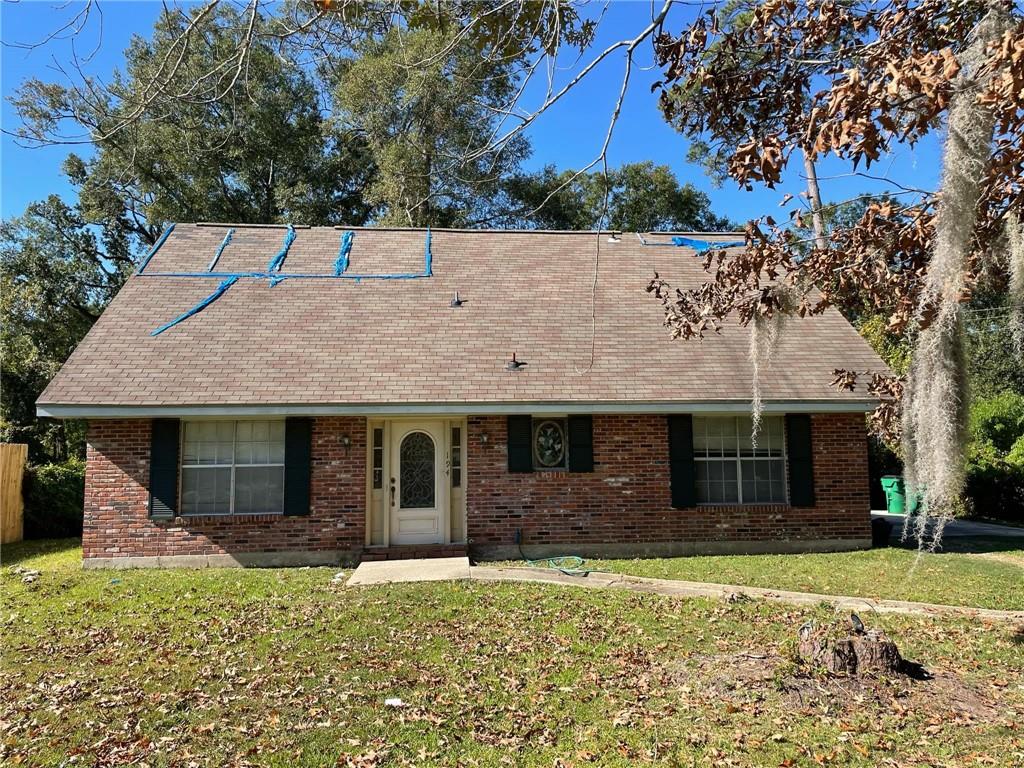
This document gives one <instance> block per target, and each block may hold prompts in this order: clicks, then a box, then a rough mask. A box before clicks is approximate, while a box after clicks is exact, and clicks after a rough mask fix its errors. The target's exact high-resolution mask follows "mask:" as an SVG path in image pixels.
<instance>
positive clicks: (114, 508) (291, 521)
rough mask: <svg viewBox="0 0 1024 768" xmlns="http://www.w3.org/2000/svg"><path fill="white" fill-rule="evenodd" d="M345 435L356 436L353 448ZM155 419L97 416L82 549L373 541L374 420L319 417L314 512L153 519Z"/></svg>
mask: <svg viewBox="0 0 1024 768" xmlns="http://www.w3.org/2000/svg"><path fill="white" fill-rule="evenodd" d="M342 435H348V436H349V437H350V438H351V439H352V445H351V447H350V448H349V449H348V450H346V449H345V447H344V446H343V445H342V444H341V437H342ZM149 437H150V422H149V421H148V420H143V419H131V420H128V419H126V420H116V421H94V422H91V423H90V424H89V438H88V450H87V457H86V470H85V523H84V529H83V534H82V550H83V555H84V557H86V558H92V557H127V556H136V557H158V556H159V557H165V556H171V555H222V554H242V553H250V552H289V551H303V550H345V551H355V550H358V549H360V548H362V546H363V544H364V542H365V529H366V528H365V521H366V517H365V499H366V420H365V419H364V418H362V417H330V418H318V419H315V420H314V422H313V436H312V441H313V446H312V448H313V451H312V457H313V466H312V476H311V480H310V514H309V515H307V516H302V517H283V516H280V515H235V516H230V517H228V516H216V515H210V516H203V517H187V518H177V519H175V520H173V521H154V520H150V519H149V511H148V507H147V505H148V502H149V491H148V490H147V485H148V482H149Z"/></svg>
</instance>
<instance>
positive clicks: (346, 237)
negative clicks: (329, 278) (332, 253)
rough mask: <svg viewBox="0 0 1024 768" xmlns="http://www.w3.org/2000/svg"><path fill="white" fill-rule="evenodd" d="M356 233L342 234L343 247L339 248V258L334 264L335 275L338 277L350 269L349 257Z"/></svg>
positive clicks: (347, 231)
mask: <svg viewBox="0 0 1024 768" xmlns="http://www.w3.org/2000/svg"><path fill="white" fill-rule="evenodd" d="M355 234H356V233H355V232H352V231H349V230H346V231H344V232H342V233H341V246H340V247H339V248H338V258H337V259H336V260H335V262H334V274H335V276H336V277H337V276H338V275H341V273H342V272H344V271H345V270H346V269H348V255H349V253H351V252H352V239H353V238H354V237H355Z"/></svg>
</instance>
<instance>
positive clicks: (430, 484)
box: [389, 421, 448, 544]
mask: <svg viewBox="0 0 1024 768" xmlns="http://www.w3.org/2000/svg"><path fill="white" fill-rule="evenodd" d="M391 438H392V439H391V472H392V476H391V478H390V481H391V487H390V489H389V501H390V515H391V520H390V528H391V543H392V544H442V543H444V541H445V537H444V533H445V531H444V509H445V505H446V504H447V503H448V493H447V491H448V485H447V483H445V482H444V457H445V442H444V422H443V421H415V422H412V421H409V422H404V421H396V422H394V424H393V427H392V435H391Z"/></svg>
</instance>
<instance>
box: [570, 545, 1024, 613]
mask: <svg viewBox="0 0 1024 768" xmlns="http://www.w3.org/2000/svg"><path fill="white" fill-rule="evenodd" d="M1018 546H1019V545H1018ZM996 558H999V559H996ZM1016 562H1019V564H1016ZM586 567H587V568H592V569H594V570H601V571H613V572H615V573H628V574H632V575H634V576H649V577H653V578H659V579H682V580H686V581H706V582H715V583H718V584H738V585H741V586H749V587H765V588H768V589H784V590H793V591H797V592H816V593H820V594H825V595H851V596H853V597H871V598H886V599H891V600H913V601H918V602H924V603H940V604H944V605H966V606H971V607H974V608H1001V609H1005V610H1024V551H1022V550H1007V551H1000V552H993V553H992V554H991V555H981V554H963V553H940V554H920V555H919V554H918V553H917V551H916V550H908V549H900V548H895V547H890V548H885V549H872V550H867V551H863V552H836V553H823V554H807V555H723V556H707V557H674V558H663V559H651V560H588V561H587V563H586Z"/></svg>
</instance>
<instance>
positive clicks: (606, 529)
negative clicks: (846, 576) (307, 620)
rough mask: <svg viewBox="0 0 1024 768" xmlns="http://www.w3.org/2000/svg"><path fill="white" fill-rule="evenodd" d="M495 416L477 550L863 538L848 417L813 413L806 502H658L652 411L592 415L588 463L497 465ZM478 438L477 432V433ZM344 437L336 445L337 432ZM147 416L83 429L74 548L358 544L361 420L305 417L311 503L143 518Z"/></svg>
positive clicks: (481, 485)
mask: <svg viewBox="0 0 1024 768" xmlns="http://www.w3.org/2000/svg"><path fill="white" fill-rule="evenodd" d="M505 430H506V419H505V417H503V416H501V417H471V418H470V419H469V423H468V436H467V437H468V451H467V454H468V455H467V457H466V459H467V462H466V466H467V471H466V492H467V504H468V514H467V517H468V521H467V522H468V535H469V538H470V541H471V542H472V543H473V544H474V545H476V546H488V545H512V544H513V543H514V531H515V529H516V528H522V529H523V532H524V543H525V544H527V545H528V544H559V543H564V544H573V543H578V544H602V543H607V544H617V543H630V542H632V543H642V542H654V543H657V542H675V541H691V542H705V541H752V540H769V539H771V540H779V539H789V540H799V539H805V540H828V539H847V540H849V539H861V540H863V539H867V538H869V537H870V519H869V514H868V509H869V501H868V466H867V441H866V434H865V425H864V418H863V416H862V415H860V414H827V415H814V416H813V417H812V431H813V444H814V478H815V492H816V497H817V504H818V505H817V507H814V508H807V509H797V508H790V507H787V506H785V505H773V506H757V507H753V506H751V507H697V508H694V509H687V510H675V509H672V508H671V506H670V489H669V467H668V437H667V428H666V422H665V417H664V416H626V415H598V416H594V460H595V471H594V472H593V473H569V472H533V473H530V474H510V473H509V472H508V470H507V466H508V465H507V454H506V432H505ZM485 433H486V435H487V438H488V439H487V442H486V443H484V442H483V441H482V440H481V437H482V435H483V434H485ZM346 434H347V435H348V436H349V437H350V438H351V440H352V445H351V447H350V448H349V449H348V450H347V451H346V450H345V448H344V446H342V444H341V437H342V435H346ZM149 439H150V422H149V421H147V420H139V419H135V420H117V421H114V420H111V421H95V422H92V423H90V425H89V441H88V442H89V446H88V458H87V466H86V491H85V526H84V533H83V551H84V556H85V557H86V558H97V557H101V558H110V557H126V556H142V557H154V556H171V555H222V554H243V553H254V552H288V551H315V550H331V551H336V550H341V551H348V552H353V553H355V552H357V551H359V550H361V549H362V547H363V545H364V542H365V495H366V490H365V489H366V458H365V457H366V421H365V419H364V418H362V417H330V418H317V419H315V420H314V425H313V453H312V455H313V468H312V480H311V513H310V515H308V516H305V517H282V516H275V515H238V516H233V517H224V516H206V517H188V518H178V519H176V520H173V521H161V522H158V521H153V520H150V519H149V515H148V509H147V503H148V499H149V492H148V490H147V485H148V480H149Z"/></svg>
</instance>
